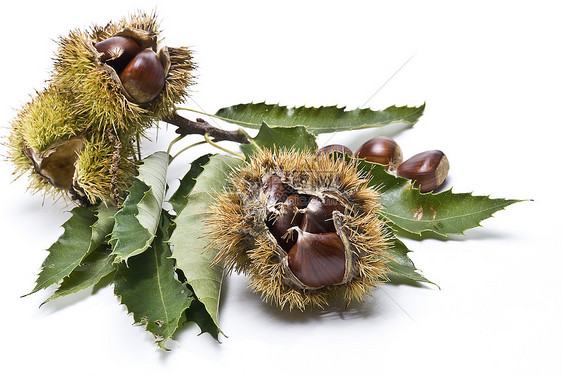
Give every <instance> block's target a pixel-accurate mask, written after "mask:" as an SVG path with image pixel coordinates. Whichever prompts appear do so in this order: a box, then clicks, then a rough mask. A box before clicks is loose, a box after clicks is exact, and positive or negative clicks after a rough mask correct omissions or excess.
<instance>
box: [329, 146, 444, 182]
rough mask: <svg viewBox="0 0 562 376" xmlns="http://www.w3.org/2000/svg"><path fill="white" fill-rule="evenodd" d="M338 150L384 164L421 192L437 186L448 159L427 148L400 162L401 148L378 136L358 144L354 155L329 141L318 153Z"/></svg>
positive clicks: (344, 147) (442, 154)
mask: <svg viewBox="0 0 562 376" xmlns="http://www.w3.org/2000/svg"><path fill="white" fill-rule="evenodd" d="M333 151H340V152H342V153H344V154H348V155H349V156H355V157H356V158H364V159H365V160H367V161H369V162H373V163H378V164H382V165H385V166H387V171H391V172H395V173H396V175H397V176H400V177H403V178H406V179H410V180H412V181H413V184H414V187H416V188H419V189H420V191H421V192H431V191H435V190H437V189H439V188H440V187H441V186H442V185H443V183H444V182H445V179H446V178H447V174H448V173H449V160H448V159H447V156H446V155H445V154H444V153H443V152H442V151H441V150H428V151H424V152H422V153H418V154H416V155H414V156H412V157H410V158H409V159H407V160H405V161H403V159H402V149H401V148H400V146H399V145H398V144H397V143H396V141H394V140H393V139H392V138H390V137H386V136H378V137H374V138H372V139H370V140H369V141H367V142H365V143H364V144H363V145H361V146H360V147H359V148H358V149H357V151H356V152H355V154H354V153H353V152H352V151H351V150H350V149H349V148H348V147H346V146H343V145H338V144H333V145H328V146H325V147H323V148H322V149H320V150H319V152H321V153H331V152H333Z"/></svg>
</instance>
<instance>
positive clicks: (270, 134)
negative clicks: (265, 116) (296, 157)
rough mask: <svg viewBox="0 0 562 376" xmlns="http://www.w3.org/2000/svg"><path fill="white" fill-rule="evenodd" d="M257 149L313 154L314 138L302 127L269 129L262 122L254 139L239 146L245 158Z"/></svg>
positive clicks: (314, 148)
mask: <svg viewBox="0 0 562 376" xmlns="http://www.w3.org/2000/svg"><path fill="white" fill-rule="evenodd" d="M258 147H260V148H266V149H275V148H276V149H277V150H279V149H282V148H286V149H295V150H308V151H310V152H314V151H315V150H316V137H315V136H314V135H313V134H312V133H310V132H309V131H307V129H306V128H305V127H303V126H294V127H285V128H283V127H270V126H269V125H268V124H266V123H265V122H264V123H263V124H262V126H261V127H260V131H259V132H258V134H257V135H256V137H255V138H253V139H252V142H251V143H249V144H242V145H240V150H242V152H243V153H244V155H245V156H247V157H250V156H251V155H252V154H254V152H255V151H256V150H257V148H258Z"/></svg>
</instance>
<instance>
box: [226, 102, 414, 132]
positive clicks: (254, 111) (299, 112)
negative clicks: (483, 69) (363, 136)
mask: <svg viewBox="0 0 562 376" xmlns="http://www.w3.org/2000/svg"><path fill="white" fill-rule="evenodd" d="M424 108H425V104H422V105H421V106H419V107H408V106H402V107H396V106H390V107H388V108H386V109H384V110H380V111H373V110H371V109H369V108H357V109H355V110H349V111H346V110H345V107H338V106H321V107H305V106H301V107H285V106H279V105H278V104H266V103H265V102H261V103H245V104H237V105H234V106H230V107H225V108H221V109H220V110H218V111H217V113H216V116H217V117H219V118H221V119H223V120H225V121H228V122H230V123H234V124H238V125H240V126H243V127H248V128H256V129H257V128H259V127H260V125H261V124H262V122H266V123H268V124H270V125H271V126H276V127H292V126H295V125H303V126H306V128H307V129H308V130H309V131H310V132H312V133H314V134H320V133H331V132H340V131H349V130H353V129H364V128H373V127H382V126H384V125H389V124H393V123H404V124H409V125H414V124H415V123H416V122H417V121H418V120H419V118H420V117H421V116H422V115H423V110H424Z"/></svg>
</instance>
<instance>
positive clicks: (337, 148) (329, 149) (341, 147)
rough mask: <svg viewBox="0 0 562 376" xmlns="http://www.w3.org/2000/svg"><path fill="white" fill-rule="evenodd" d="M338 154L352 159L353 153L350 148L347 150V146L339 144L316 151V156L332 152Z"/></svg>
mask: <svg viewBox="0 0 562 376" xmlns="http://www.w3.org/2000/svg"><path fill="white" fill-rule="evenodd" d="M338 151H339V152H340V153H343V154H347V155H349V156H350V157H353V152H352V151H351V149H350V148H348V147H347V146H344V145H340V144H332V145H326V146H324V147H322V148H320V149H318V152H317V153H318V154H332V153H333V152H338Z"/></svg>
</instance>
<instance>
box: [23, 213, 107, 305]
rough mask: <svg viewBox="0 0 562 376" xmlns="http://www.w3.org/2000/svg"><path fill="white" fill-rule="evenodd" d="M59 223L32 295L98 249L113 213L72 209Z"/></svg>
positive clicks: (66, 273)
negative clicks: (59, 227)
mask: <svg viewBox="0 0 562 376" xmlns="http://www.w3.org/2000/svg"><path fill="white" fill-rule="evenodd" d="M70 212H71V214H72V216H71V217H70V219H69V220H68V221H67V222H65V223H64V224H63V226H62V227H63V229H64V232H63V234H62V235H61V236H60V237H59V239H58V240H57V241H56V242H55V243H54V244H53V245H52V246H51V247H50V248H49V249H48V251H49V255H48V256H47V258H46V259H45V261H44V262H43V265H42V267H41V272H40V273H39V277H38V278H37V282H36V285H35V288H34V289H33V290H32V291H31V292H30V293H29V294H33V293H35V292H37V291H39V290H41V289H44V288H46V287H48V286H50V285H52V284H55V283H58V282H60V281H61V280H62V279H63V278H65V277H67V276H69V275H70V274H71V273H72V271H73V270H74V269H76V268H77V267H78V266H79V265H80V264H81V263H82V261H83V260H84V258H85V257H86V256H87V255H88V254H90V253H91V252H92V251H94V250H95V249H97V248H98V247H100V246H101V245H102V244H103V243H104V241H105V239H106V237H107V235H108V234H109V232H110V230H111V227H112V225H113V218H112V216H113V214H114V213H115V210H114V209H112V208H108V207H105V206H100V207H92V208H85V207H76V208H74V209H72V210H71V211H70Z"/></svg>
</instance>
